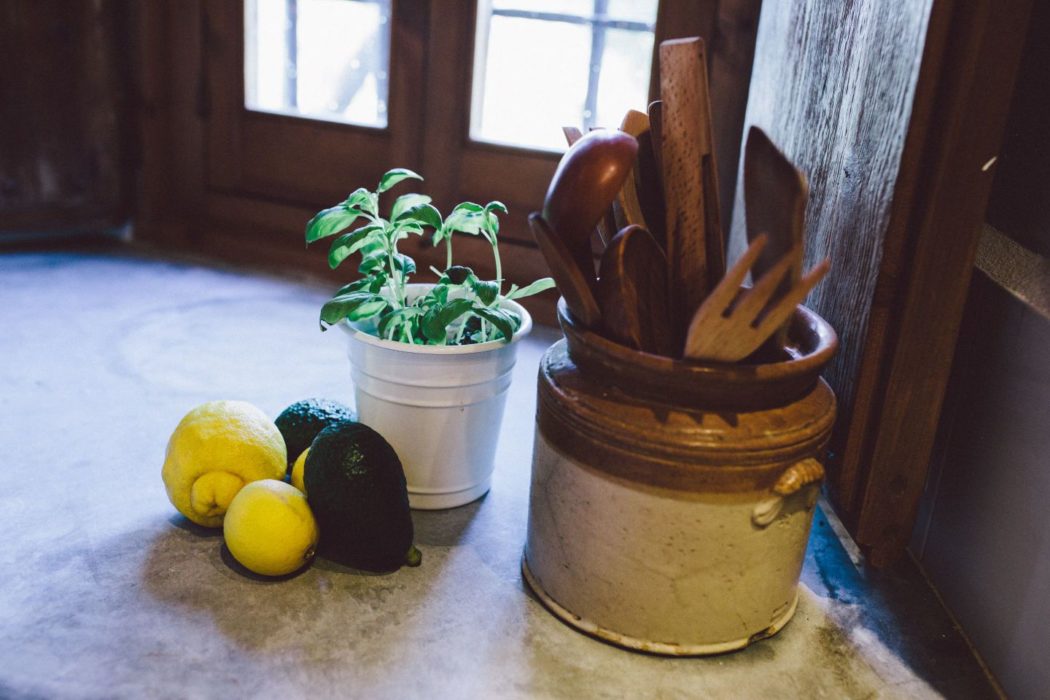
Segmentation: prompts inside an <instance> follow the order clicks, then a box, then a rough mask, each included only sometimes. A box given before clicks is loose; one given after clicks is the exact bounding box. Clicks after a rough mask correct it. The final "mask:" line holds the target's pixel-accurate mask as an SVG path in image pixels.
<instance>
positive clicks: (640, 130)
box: [616, 109, 649, 229]
mask: <svg viewBox="0 0 1050 700" xmlns="http://www.w3.org/2000/svg"><path fill="white" fill-rule="evenodd" d="M620 131H622V132H623V133H625V134H630V135H631V136H633V137H634V139H635V141H638V146H639V147H638V155H637V156H635V160H634V165H633V166H632V167H631V174H630V175H628V176H627V179H626V180H625V181H624V183H623V187H622V188H621V189H620V192H619V194H618V195H617V196H616V202H617V204H618V205H619V208H620V211H621V212H622V213H623V219H624V225H625V226H641V227H642V228H646V222H645V215H644V214H643V213H642V204H641V202H640V201H639V199H638V179H639V175H640V171H641V167H640V162H639V161H640V158H641V157H642V148H641V136H642V134H648V133H649V115H647V114H645V113H644V112H639V111H638V110H636V109H631V110H628V112H627V114H625V115H624V117H623V121H622V122H621V123H620ZM620 228H621V229H622V228H623V227H622V226H621V227H620Z"/></svg>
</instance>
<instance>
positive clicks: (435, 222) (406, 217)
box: [395, 202, 441, 229]
mask: <svg viewBox="0 0 1050 700" xmlns="http://www.w3.org/2000/svg"><path fill="white" fill-rule="evenodd" d="M395 221H418V222H419V223H421V224H423V225H425V226H432V227H434V228H435V229H440V228H441V212H439V211H438V210H437V207H435V206H434V205H433V204H430V203H428V202H424V203H422V204H417V205H415V206H413V207H411V208H410V209H406V210H405V211H403V212H401V215H400V216H397V217H395Z"/></svg>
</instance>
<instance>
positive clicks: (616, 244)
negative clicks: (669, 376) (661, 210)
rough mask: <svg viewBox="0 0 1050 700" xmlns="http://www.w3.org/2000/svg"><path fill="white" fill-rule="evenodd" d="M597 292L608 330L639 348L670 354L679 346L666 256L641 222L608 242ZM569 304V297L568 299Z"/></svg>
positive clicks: (610, 335) (612, 336) (630, 345)
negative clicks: (670, 304)
mask: <svg viewBox="0 0 1050 700" xmlns="http://www.w3.org/2000/svg"><path fill="white" fill-rule="evenodd" d="M599 273H600V274H599V277H598V287H597V290H596V296H597V298H598V308H599V309H601V313H602V326H603V328H604V329H605V335H606V336H607V337H608V338H610V339H611V340H614V341H616V342H618V343H620V344H622V345H626V346H628V347H630V348H634V349H635V350H642V351H643V352H650V353H654V354H657V355H666V356H668V357H670V356H671V355H672V354H673V353H674V352H675V350H676V348H675V343H674V336H673V335H672V330H673V329H672V327H671V323H670V316H669V313H668V311H669V309H668V305H667V260H666V258H664V254H663V251H662V250H660V246H659V245H657V243H656V241H655V240H653V237H652V236H651V235H649V232H648V231H646V230H645V229H644V228H642V227H641V226H628V227H626V228H624V229H623V230H621V231H620V232H619V233H617V234H616V235H615V236H614V237H613V239H612V240H611V241H610V242H609V245H608V246H606V248H605V252H604V253H603V254H602V259H601V265H600V266H599ZM566 303H568V302H566Z"/></svg>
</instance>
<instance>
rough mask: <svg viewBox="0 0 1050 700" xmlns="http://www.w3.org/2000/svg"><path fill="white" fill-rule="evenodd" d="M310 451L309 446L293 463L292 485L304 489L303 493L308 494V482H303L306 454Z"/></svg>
mask: <svg viewBox="0 0 1050 700" xmlns="http://www.w3.org/2000/svg"><path fill="white" fill-rule="evenodd" d="M309 451H310V448H309V447H307V448H306V449H305V450H303V453H302V454H301V455H299V457H298V458H297V459H296V460H295V464H293V465H292V486H294V487H295V488H297V489H299V490H300V491H302V492H303V495H306V484H304V483H303V472H305V471H306V454H307V453H308V452H309Z"/></svg>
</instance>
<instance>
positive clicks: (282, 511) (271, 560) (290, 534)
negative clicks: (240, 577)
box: [223, 479, 318, 576]
mask: <svg viewBox="0 0 1050 700" xmlns="http://www.w3.org/2000/svg"><path fill="white" fill-rule="evenodd" d="M317 534H318V533H317V521H315V520H314V514H313V512H312V511H311V510H310V506H309V505H308V504H307V503H306V496H304V495H303V493H302V492H301V491H299V490H298V489H297V488H295V487H294V486H291V485H289V484H286V483H285V482H283V481H277V480H276V479H263V480H262V481H253V482H252V483H250V484H248V485H247V486H245V487H244V488H243V489H241V490H240V491H239V492H238V493H237V495H236V496H234V498H233V502H232V503H230V508H229V510H227V511H226V522H225V523H224V525H223V537H224V538H225V539H226V546H227V547H228V548H229V550H230V554H232V555H233V556H234V558H235V559H236V560H237V561H239V562H240V563H241V564H242V565H244V567H245V568H247V569H250V570H252V571H254V572H255V573H257V574H263V575H264V576H283V575H284V574H290V573H292V572H293V571H296V570H298V569H300V568H302V567H303V566H304V565H305V564H307V563H308V562H309V561H310V560H311V559H312V558H313V556H314V550H315V548H316V547H317Z"/></svg>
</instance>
